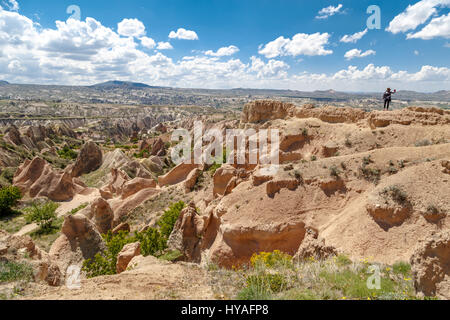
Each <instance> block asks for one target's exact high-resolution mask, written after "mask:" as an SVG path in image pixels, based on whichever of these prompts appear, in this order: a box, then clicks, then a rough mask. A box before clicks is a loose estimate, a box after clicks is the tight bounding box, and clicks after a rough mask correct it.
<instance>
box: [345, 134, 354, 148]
mask: <svg viewBox="0 0 450 320" xmlns="http://www.w3.org/2000/svg"><path fill="white" fill-rule="evenodd" d="M345 146H346V147H347V148H351V147H352V146H353V144H352V141H351V140H350V135H347V136H346V137H345Z"/></svg>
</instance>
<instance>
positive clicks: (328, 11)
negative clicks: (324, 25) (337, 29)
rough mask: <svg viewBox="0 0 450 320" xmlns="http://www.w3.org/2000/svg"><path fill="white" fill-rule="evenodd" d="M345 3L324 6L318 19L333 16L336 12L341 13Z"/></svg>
mask: <svg viewBox="0 0 450 320" xmlns="http://www.w3.org/2000/svg"><path fill="white" fill-rule="evenodd" d="M342 7H343V5H342V4H339V5H338V6H336V7H334V6H329V7H326V8H323V9H322V10H320V11H319V15H318V16H317V17H316V19H327V18H329V17H331V16H334V15H335V14H336V13H339V12H340V11H341V9H342Z"/></svg>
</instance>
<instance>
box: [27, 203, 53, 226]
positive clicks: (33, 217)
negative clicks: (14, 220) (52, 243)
mask: <svg viewBox="0 0 450 320" xmlns="http://www.w3.org/2000/svg"><path fill="white" fill-rule="evenodd" d="M58 206H59V205H58V204H56V203H54V202H52V201H48V202H46V203H43V204H40V203H37V202H33V203H32V204H31V207H29V208H27V209H25V210H26V211H27V212H28V215H27V217H26V220H27V222H28V223H31V222H34V223H36V224H38V225H39V228H40V231H41V232H42V233H50V232H51V230H52V226H53V222H54V221H55V220H56V219H57V216H56V209H58Z"/></svg>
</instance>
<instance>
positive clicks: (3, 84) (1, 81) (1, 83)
mask: <svg viewBox="0 0 450 320" xmlns="http://www.w3.org/2000/svg"><path fill="white" fill-rule="evenodd" d="M7 84H9V82H8V81H3V80H0V86H6V85H7Z"/></svg>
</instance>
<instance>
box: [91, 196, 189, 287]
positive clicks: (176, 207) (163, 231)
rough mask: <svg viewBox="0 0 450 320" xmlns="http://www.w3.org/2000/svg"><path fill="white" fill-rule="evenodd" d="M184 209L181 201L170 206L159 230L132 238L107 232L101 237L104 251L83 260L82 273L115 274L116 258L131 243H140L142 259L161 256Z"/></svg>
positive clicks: (127, 235)
mask: <svg viewBox="0 0 450 320" xmlns="http://www.w3.org/2000/svg"><path fill="white" fill-rule="evenodd" d="M184 207H185V204H184V202H182V201H180V202H178V203H174V204H173V205H171V206H170V208H169V209H168V210H167V211H166V212H165V213H164V215H163V216H162V217H161V219H160V220H159V221H158V225H159V226H160V230H158V229H154V228H149V229H148V230H146V231H143V232H136V233H135V234H134V235H133V236H132V235H130V233H129V232H125V231H120V232H119V233H118V234H116V235H113V234H112V232H111V231H109V232H108V234H106V235H103V239H104V241H105V244H106V249H105V250H104V251H103V252H101V253H98V254H97V255H96V256H95V257H94V258H93V259H88V260H85V261H84V262H83V271H85V272H86V273H87V276H88V278H93V277H98V276H103V275H113V274H116V264H117V256H118V255H119V253H120V251H122V249H123V247H124V246H125V245H127V244H129V243H133V242H139V243H140V245H141V254H142V255H143V256H144V257H146V256H149V255H152V256H156V257H159V256H163V254H164V250H165V249H167V240H168V239H169V236H170V234H171V233H172V231H173V228H174V226H175V222H176V221H177V220H178V217H179V216H180V213H181V210H183V208H184ZM171 257H173V256H170V255H169V256H168V258H171ZM176 258H178V257H176ZM176 258H175V259H176Z"/></svg>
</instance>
